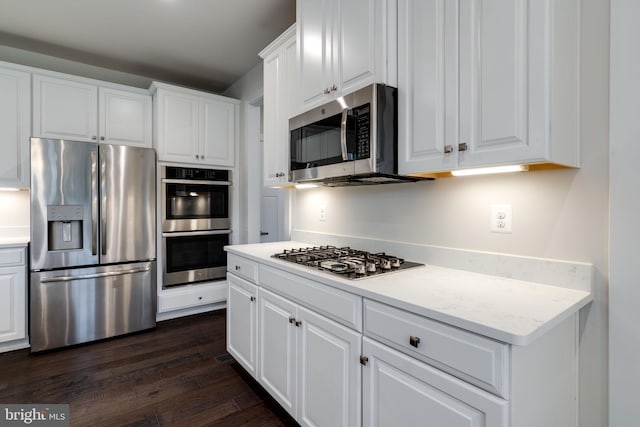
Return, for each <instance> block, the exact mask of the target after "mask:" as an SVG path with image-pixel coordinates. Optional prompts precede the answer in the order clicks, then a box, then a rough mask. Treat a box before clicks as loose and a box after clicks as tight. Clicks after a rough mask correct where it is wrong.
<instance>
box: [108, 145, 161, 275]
mask: <svg viewBox="0 0 640 427" xmlns="http://www.w3.org/2000/svg"><path fill="white" fill-rule="evenodd" d="M99 148H100V193H101V194H100V196H101V199H100V254H101V258H100V260H101V261H100V262H101V263H102V264H107V263H117V262H128V261H137V260H148V259H155V258H156V153H155V151H154V150H153V149H149V148H138V147H127V146H124V145H100V146H99Z"/></svg>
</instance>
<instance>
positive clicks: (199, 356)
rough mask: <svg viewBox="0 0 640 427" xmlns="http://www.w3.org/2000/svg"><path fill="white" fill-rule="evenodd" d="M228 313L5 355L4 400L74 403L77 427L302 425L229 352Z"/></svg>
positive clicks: (0, 363) (0, 382) (1, 369)
mask: <svg viewBox="0 0 640 427" xmlns="http://www.w3.org/2000/svg"><path fill="white" fill-rule="evenodd" d="M225 342H226V337H225V311H224V310H220V311H216V312H211V313H205V314H201V315H197V316H190V317H186V318H181V319H174V320H169V321H165V322H161V323H158V326H157V328H156V329H155V330H151V331H147V332H142V333H138V334H132V335H128V336H124V337H118V338H115V339H109V340H105V341H101V342H97V343H90V344H86V345H82V346H77V347H73V348H67V349H63V350H56V351H51V352H46V353H40V354H34V355H31V354H29V350H18V351H13V352H9V353H4V354H0V403H68V404H70V410H71V425H72V426H97V427H98V426H105V427H112V426H136V427H142V426H189V427H197V426H234V427H235V426H265V427H266V426H296V425H297V424H296V423H295V422H294V421H293V419H292V418H290V417H289V416H288V415H287V414H286V412H285V411H284V410H283V409H282V408H281V407H280V406H278V405H277V404H276V403H275V401H274V400H273V399H272V398H271V397H270V396H269V395H268V394H267V393H266V392H265V391H264V390H263V389H262V388H261V387H260V386H259V385H258V384H257V383H256V382H255V381H254V380H253V379H252V378H251V377H250V376H249V375H248V374H247V373H246V372H245V371H244V370H243V369H242V368H241V367H240V366H239V365H238V363H237V362H236V361H235V360H233V359H232V358H231V357H230V356H228V355H227V353H226V344H225Z"/></svg>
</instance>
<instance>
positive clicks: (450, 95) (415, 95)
mask: <svg viewBox="0 0 640 427" xmlns="http://www.w3.org/2000/svg"><path fill="white" fill-rule="evenodd" d="M456 11H457V7H456V5H455V2H449V1H446V0H424V1H411V0H400V1H399V3H398V28H399V36H398V105H399V111H398V116H399V117H398V120H399V122H400V123H401V125H400V126H399V127H398V140H399V143H398V154H399V158H400V159H401V161H400V162H399V168H400V169H399V170H400V173H411V172H419V171H421V170H429V171H433V170H447V169H451V168H454V167H455V166H456V158H455V156H448V155H445V145H451V146H453V144H455V138H456V135H457V132H456V129H455V127H456V123H457V122H456V120H455V119H456V116H457V115H456V114H455V105H456V104H457V102H456V94H457V87H456V85H455V84H454V85H450V83H449V80H450V79H449V78H448V77H447V73H453V74H455V66H456V60H457V55H456V52H457V47H456V46H454V45H453V44H454V43H455V32H451V31H448V27H449V26H450V22H449V21H451V20H452V19H455V18H454V17H453V14H455V12H456ZM454 83H455V81H454ZM448 108H449V109H453V112H454V115H453V116H452V115H451V114H449V112H448V111H447V109H448Z"/></svg>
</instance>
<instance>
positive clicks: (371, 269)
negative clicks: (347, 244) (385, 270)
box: [367, 261, 376, 273]
mask: <svg viewBox="0 0 640 427" xmlns="http://www.w3.org/2000/svg"><path fill="white" fill-rule="evenodd" d="M367 271H368V272H369V273H375V272H376V263H375V262H373V261H367Z"/></svg>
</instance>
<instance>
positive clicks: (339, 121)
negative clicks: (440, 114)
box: [289, 84, 419, 186]
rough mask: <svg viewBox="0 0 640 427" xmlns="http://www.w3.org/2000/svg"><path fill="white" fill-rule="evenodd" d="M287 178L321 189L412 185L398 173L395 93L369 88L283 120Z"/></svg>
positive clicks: (375, 86)
mask: <svg viewBox="0 0 640 427" xmlns="http://www.w3.org/2000/svg"><path fill="white" fill-rule="evenodd" d="M289 137H290V139H289V144H290V145H289V148H290V156H289V161H290V162H289V180H290V181H291V182H296V183H321V184H324V185H327V186H342V185H362V184H386V183H394V182H409V181H417V180H418V179H419V178H415V177H407V176H400V175H398V159H397V153H398V90H397V89H396V88H394V87H391V86H386V85H383V84H371V85H369V86H366V87H364V88H362V89H360V90H357V91H355V92H352V93H350V94H348V95H344V96H341V97H339V98H336V99H335V100H332V101H331V102H328V103H326V104H324V105H322V106H320V107H316V108H314V109H312V110H309V111H307V112H305V113H303V114H300V115H298V116H296V117H293V118H291V119H290V120H289Z"/></svg>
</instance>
